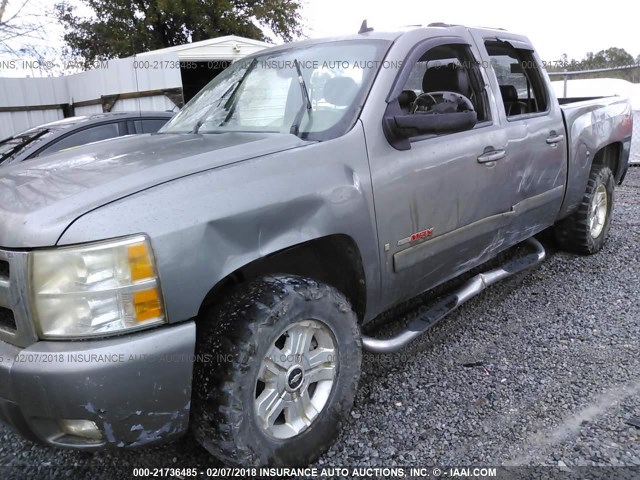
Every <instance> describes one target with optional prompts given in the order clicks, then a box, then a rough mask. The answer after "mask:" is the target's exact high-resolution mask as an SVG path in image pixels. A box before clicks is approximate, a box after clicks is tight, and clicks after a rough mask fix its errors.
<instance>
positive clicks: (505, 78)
mask: <svg viewBox="0 0 640 480" xmlns="http://www.w3.org/2000/svg"><path fill="white" fill-rule="evenodd" d="M485 47H486V48H487V53H488V54H489V57H490V58H491V66H492V67H493V71H494V72H495V74H496V77H497V79H498V85H500V94H501V97H502V102H503V104H504V109H505V112H506V114H507V117H516V116H518V115H527V114H532V113H540V112H546V111H547V110H548V106H549V102H548V96H547V91H546V88H545V84H544V80H543V76H542V72H541V71H540V66H539V65H538V63H537V62H536V60H535V57H534V56H533V52H531V51H530V50H525V49H519V48H514V47H512V46H511V45H510V44H509V43H507V42H501V41H497V40H490V41H486V42H485Z"/></svg>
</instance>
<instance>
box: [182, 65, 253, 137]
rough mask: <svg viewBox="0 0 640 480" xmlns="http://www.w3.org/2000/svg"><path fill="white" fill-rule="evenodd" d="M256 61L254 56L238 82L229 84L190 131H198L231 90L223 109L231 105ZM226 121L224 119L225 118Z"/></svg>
mask: <svg viewBox="0 0 640 480" xmlns="http://www.w3.org/2000/svg"><path fill="white" fill-rule="evenodd" d="M257 63H258V59H257V58H254V59H253V61H252V62H251V63H250V64H249V66H248V67H247V70H246V71H245V72H244V74H243V75H242V78H241V79H240V80H239V81H238V83H234V84H233V85H231V86H230V87H229V88H228V89H227V90H226V91H225V92H224V93H223V94H222V96H221V97H220V99H219V100H218V103H216V104H215V105H213V106H212V107H211V108H210V109H208V110H207V111H206V113H205V114H204V115H203V116H202V118H200V120H198V122H197V123H196V125H195V127H193V130H191V133H198V131H199V130H200V127H202V125H203V124H204V122H205V121H206V120H207V118H209V116H210V115H211V112H213V111H214V110H215V109H216V108H218V107H219V106H220V104H221V103H222V101H223V100H224V99H225V98H227V95H229V93H230V92H232V91H233V93H232V94H231V96H230V97H229V100H227V102H226V103H225V104H224V109H225V110H228V109H229V107H230V106H231V105H232V103H231V102H232V101H233V100H234V97H235V95H236V93H237V92H238V90H239V89H240V85H242V82H244V80H245V78H247V75H249V74H250V73H251V71H252V70H253V68H254V67H255V66H256V64H257ZM225 121H226V120H225Z"/></svg>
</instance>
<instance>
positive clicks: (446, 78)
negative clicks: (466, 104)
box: [422, 63, 469, 96]
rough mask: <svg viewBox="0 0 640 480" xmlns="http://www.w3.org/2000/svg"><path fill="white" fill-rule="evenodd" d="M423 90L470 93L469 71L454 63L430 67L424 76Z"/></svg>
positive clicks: (465, 94) (466, 94)
mask: <svg viewBox="0 0 640 480" xmlns="http://www.w3.org/2000/svg"><path fill="white" fill-rule="evenodd" d="M422 91H423V92H441V91H448V92H456V93H460V94H462V95H464V96H468V95H469V78H468V76H467V72H466V71H465V70H464V69H463V68H462V67H459V66H458V65H456V64H454V63H449V64H447V65H441V66H438V67H431V68H428V69H427V71H426V72H424V77H422Z"/></svg>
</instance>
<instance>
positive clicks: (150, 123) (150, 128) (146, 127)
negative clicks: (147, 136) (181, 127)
mask: <svg viewBox="0 0 640 480" xmlns="http://www.w3.org/2000/svg"><path fill="white" fill-rule="evenodd" d="M168 121H169V119H168V118H147V119H145V120H136V121H135V122H134V123H135V124H136V133H156V132H157V131H158V130H160V128H162V127H163V126H164V124H165V123H167V122H168Z"/></svg>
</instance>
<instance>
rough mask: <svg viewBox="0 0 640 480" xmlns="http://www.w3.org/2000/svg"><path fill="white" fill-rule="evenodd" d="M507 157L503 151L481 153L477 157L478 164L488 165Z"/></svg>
mask: <svg viewBox="0 0 640 480" xmlns="http://www.w3.org/2000/svg"><path fill="white" fill-rule="evenodd" d="M506 156H507V152H505V151H504V150H494V151H492V152H487V153H483V154H482V155H480V156H479V157H478V163H489V162H495V161H496V160H501V159H503V158H504V157H506Z"/></svg>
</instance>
